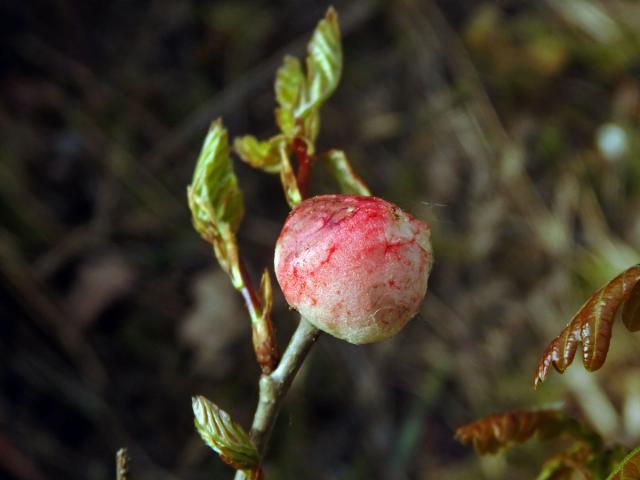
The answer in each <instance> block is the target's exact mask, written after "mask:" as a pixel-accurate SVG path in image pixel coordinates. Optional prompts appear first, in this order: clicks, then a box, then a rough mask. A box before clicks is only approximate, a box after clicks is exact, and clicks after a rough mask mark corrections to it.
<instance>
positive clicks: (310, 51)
mask: <svg viewBox="0 0 640 480" xmlns="http://www.w3.org/2000/svg"><path fill="white" fill-rule="evenodd" d="M306 70H307V71H306V75H305V73H304V72H303V69H302V64H301V63H300V61H299V60H298V59H297V58H295V57H292V56H289V55H287V56H285V57H284V62H283V64H282V66H281V67H280V68H279V69H278V72H277V74H276V81H275V93H276V100H277V101H278V105H279V107H278V108H277V109H276V112H275V115H276V123H277V124H278V126H279V127H280V130H281V131H282V133H283V134H285V135H286V136H287V137H290V138H292V137H296V136H302V137H303V138H305V139H307V140H308V141H309V142H310V143H311V144H313V143H314V142H315V139H316V137H317V136H318V130H319V125H320V115H319V113H318V109H319V108H320V106H321V105H322V104H323V103H324V102H325V101H326V100H327V99H328V98H329V97H330V96H331V94H332V93H333V92H334V90H335V89H336V87H337V86H338V82H339V81H340V76H341V74H342V46H341V44H340V27H339V26H338V15H337V13H336V11H335V10H334V9H333V8H329V10H327V13H326V15H325V17H324V18H323V19H322V20H320V22H318V26H317V27H316V29H315V31H314V32H313V35H312V36H311V40H310V41H309V44H308V45H307V59H306ZM310 153H311V154H312V153H313V152H312V151H310Z"/></svg>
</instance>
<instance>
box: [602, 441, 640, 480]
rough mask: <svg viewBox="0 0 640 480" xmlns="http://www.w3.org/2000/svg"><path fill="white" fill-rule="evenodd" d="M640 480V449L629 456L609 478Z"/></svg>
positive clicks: (612, 479)
mask: <svg viewBox="0 0 640 480" xmlns="http://www.w3.org/2000/svg"><path fill="white" fill-rule="evenodd" d="M638 479H640V447H638V448H636V449H635V450H633V451H632V452H631V453H629V455H627V456H626V457H625V458H624V459H623V460H622V461H621V462H620V463H619V464H618V466H617V467H616V468H615V469H614V470H613V472H611V474H610V475H609V476H608V477H607V480H638Z"/></svg>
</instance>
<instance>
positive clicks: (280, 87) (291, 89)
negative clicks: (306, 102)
mask: <svg viewBox="0 0 640 480" xmlns="http://www.w3.org/2000/svg"><path fill="white" fill-rule="evenodd" d="M305 88H306V80H305V78H304V73H303V72H302V65H301V64H300V60H298V59H297V58H296V57H292V56H291V55H286V56H285V57H284V63H283V64H282V66H281V67H280V68H279V69H278V72H277V73H276V82H275V91H276V100H277V101H278V105H280V106H281V107H282V108H283V109H285V110H289V111H293V110H294V109H295V108H296V106H297V105H298V102H299V100H300V97H301V95H302V92H303V91H304V90H305Z"/></svg>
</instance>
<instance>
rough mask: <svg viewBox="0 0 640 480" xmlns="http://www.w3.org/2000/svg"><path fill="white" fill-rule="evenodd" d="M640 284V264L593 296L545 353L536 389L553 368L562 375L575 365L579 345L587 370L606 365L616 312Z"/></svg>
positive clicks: (538, 369)
mask: <svg viewBox="0 0 640 480" xmlns="http://www.w3.org/2000/svg"><path fill="white" fill-rule="evenodd" d="M639 281H640V265H634V266H633V267H631V268H629V269H627V270H625V271H624V272H622V273H621V274H620V275H618V276H617V277H615V278H614V279H613V280H611V281H610V282H609V283H607V284H606V285H605V286H604V287H602V288H600V289H599V290H597V291H596V292H595V293H594V294H593V295H591V297H589V299H588V300H587V301H586V302H585V304H584V305H583V306H582V308H580V310H579V311H578V313H576V315H575V316H574V317H573V318H572V319H571V321H570V322H569V323H568V324H567V326H566V327H565V328H564V329H563V330H562V332H560V335H558V336H557V337H556V338H555V339H554V340H553V341H552V342H551V343H550V344H549V345H548V346H547V348H546V349H545V351H544V353H543V354H542V358H541V359H540V361H539V362H538V368H537V369H536V372H535V376H534V385H535V386H536V387H537V386H538V384H540V383H542V382H543V381H544V380H545V379H546V378H547V375H548V374H549V371H550V369H551V366H553V367H554V368H555V369H556V370H557V371H558V372H560V373H562V372H564V371H565V369H566V368H567V367H568V366H569V365H571V363H572V362H573V359H574V357H575V355H576V351H577V349H578V344H579V343H582V363H583V364H584V366H585V368H586V369H587V370H589V371H590V372H593V371H595V370H598V369H599V368H600V367H601V366H602V365H603V363H604V361H605V359H606V358H607V353H608V351H609V344H610V341H611V330H612V327H613V320H614V318H615V315H616V312H617V311H618V309H619V308H620V306H621V305H622V304H623V303H625V302H626V301H627V300H629V299H630V297H631V296H632V292H633V291H634V290H635V287H636V285H637V284H638V282H639ZM637 296H638V295H637V294H635V295H634V296H633V298H634V300H633V305H632V306H631V309H630V310H631V311H632V312H636V311H637V303H638V301H639V300H638V298H637ZM634 305H635V306H634ZM627 315H633V313H630V314H627ZM635 316H637V315H635Z"/></svg>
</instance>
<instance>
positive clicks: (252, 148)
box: [233, 135, 280, 173]
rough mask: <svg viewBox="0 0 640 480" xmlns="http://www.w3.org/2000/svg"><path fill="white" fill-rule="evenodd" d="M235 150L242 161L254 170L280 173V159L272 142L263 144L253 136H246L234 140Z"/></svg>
mask: <svg viewBox="0 0 640 480" xmlns="http://www.w3.org/2000/svg"><path fill="white" fill-rule="evenodd" d="M233 148H234V150H235V151H236V153H237V154H238V156H239V157H240V159H241V160H242V161H243V162H245V163H248V164H249V165H251V166H252V167H253V168H258V169H260V170H264V171H265V172H268V173H278V172H279V171H280V157H279V156H278V152H277V150H276V149H275V148H274V144H273V142H272V141H269V140H267V141H263V142H261V141H260V140H258V139H257V138H256V137H254V136H253V135H245V136H244V137H240V138H236V139H235V140H234V142H233Z"/></svg>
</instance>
